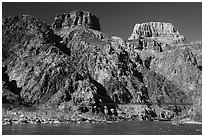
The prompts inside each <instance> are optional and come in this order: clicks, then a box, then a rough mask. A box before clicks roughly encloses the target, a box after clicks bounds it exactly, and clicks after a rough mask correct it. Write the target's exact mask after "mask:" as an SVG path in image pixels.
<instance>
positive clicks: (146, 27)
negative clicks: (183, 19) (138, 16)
mask: <svg viewBox="0 0 204 137" xmlns="http://www.w3.org/2000/svg"><path fill="white" fill-rule="evenodd" d="M144 37H152V38H155V37H156V38H157V39H158V40H161V41H170V42H175V43H178V42H183V41H185V38H184V36H182V35H180V34H179V32H178V31H177V30H176V28H175V27H174V26H173V25H172V24H171V23H164V22H147V23H142V24H136V25H135V27H134V29H133V32H132V34H131V36H130V37H129V38H128V40H132V39H138V38H144Z"/></svg>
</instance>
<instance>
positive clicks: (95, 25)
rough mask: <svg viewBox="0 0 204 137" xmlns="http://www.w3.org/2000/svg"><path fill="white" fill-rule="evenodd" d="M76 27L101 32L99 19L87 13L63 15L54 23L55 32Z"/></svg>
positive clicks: (78, 12) (79, 12)
mask: <svg viewBox="0 0 204 137" xmlns="http://www.w3.org/2000/svg"><path fill="white" fill-rule="evenodd" d="M75 26H83V27H85V28H91V29H94V30H99V31H100V23H99V19H98V18H97V17H96V16H95V15H93V14H91V13H89V12H87V11H80V10H76V11H72V12H70V13H61V14H59V15H57V16H56V17H55V20H54V23H53V24H52V28H53V29H54V30H55V29H64V28H72V27H75Z"/></svg>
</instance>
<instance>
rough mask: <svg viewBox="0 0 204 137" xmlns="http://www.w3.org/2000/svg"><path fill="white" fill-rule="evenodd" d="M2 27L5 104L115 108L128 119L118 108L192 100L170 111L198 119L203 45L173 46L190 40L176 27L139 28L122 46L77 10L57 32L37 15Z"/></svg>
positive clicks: (59, 21)
mask: <svg viewBox="0 0 204 137" xmlns="http://www.w3.org/2000/svg"><path fill="white" fill-rule="evenodd" d="M2 29H3V30H2V35H3V39H2V42H3V45H2V53H3V58H2V62H3V63H2V67H3V83H4V84H3V85H4V86H3V101H4V102H10V103H15V102H16V101H17V102H19V104H24V105H26V106H36V107H39V108H40V107H49V108H50V107H51V108H53V109H57V110H58V111H62V112H65V113H71V112H80V113H85V114H86V113H88V114H89V113H92V112H93V111H95V110H97V113H102V114H105V115H109V114H111V113H113V112H111V111H110V110H111V109H114V110H115V111H116V110H117V111H118V112H117V114H124V113H125V114H127V115H128V110H127V108H126V107H124V106H120V105H117V104H131V103H137V104H141V105H147V106H151V105H153V104H165V103H171V104H172V103H174V104H182V103H193V106H192V107H187V108H186V107H183V106H181V105H173V106H175V107H180V109H182V111H185V110H189V109H192V108H193V109H194V110H196V112H195V113H194V114H191V115H193V116H195V115H199V116H200V114H201V108H200V106H201V102H199V103H198V102H196V100H197V99H199V100H201V97H200V96H199V95H200V94H201V85H202V80H201V79H202V78H201V72H202V59H201V46H200V45H199V44H197V46H194V45H195V44H194V43H191V44H189V45H185V44H183V45H182V46H180V45H178V44H175V39H176V43H179V42H181V41H185V39H184V38H181V39H179V38H180V37H182V36H181V35H180V34H179V33H178V32H177V31H176V30H175V28H174V27H173V26H172V25H171V24H165V23H158V22H157V23H146V24H142V25H136V26H135V29H134V31H133V32H134V34H132V35H131V37H130V38H129V40H128V41H124V40H122V39H121V38H119V37H114V36H108V35H106V34H103V33H102V32H100V24H99V20H98V18H97V17H96V16H94V15H92V14H90V13H89V12H85V11H73V12H71V13H63V14H59V15H57V16H56V17H55V19H54V23H53V24H52V27H51V26H49V25H47V24H46V23H44V22H42V21H40V20H38V19H37V18H35V17H32V16H13V17H8V18H5V19H3V21H2ZM152 37H155V38H164V39H166V38H170V39H173V41H174V44H172V43H171V44H169V43H168V44H167V43H165V42H161V41H158V39H152ZM178 39H179V40H178ZM168 46H170V48H166V47H168ZM164 47H165V48H166V49H165V50H164ZM11 83H12V84H11ZM4 102H3V103H4ZM102 104H106V106H107V108H108V113H107V114H106V113H105V111H104V110H105V108H104V105H102ZM107 104H111V105H107ZM171 106H172V105H171ZM161 107H162V106H161ZM163 107H164V106H163ZM198 108H199V109H198ZM132 109H135V110H134V112H136V111H137V113H139V112H140V111H142V109H141V110H140V109H138V108H137V107H135V108H134V107H133V108H132ZM137 109H138V110H137ZM166 109H168V110H169V111H172V112H173V113H174V109H172V107H167V108H166ZM132 112H133V111H132V110H131V113H132Z"/></svg>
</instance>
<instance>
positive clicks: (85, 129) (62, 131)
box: [2, 121, 202, 135]
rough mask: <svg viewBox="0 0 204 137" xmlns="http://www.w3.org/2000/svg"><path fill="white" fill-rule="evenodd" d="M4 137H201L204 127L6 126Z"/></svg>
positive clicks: (138, 124)
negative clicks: (160, 136) (123, 136)
mask: <svg viewBox="0 0 204 137" xmlns="http://www.w3.org/2000/svg"><path fill="white" fill-rule="evenodd" d="M2 134H3V135H132V134H134V135H158V134H161V135H201V134H202V125H195V124H184V125H177V126H176V125H172V124H171V123H167V122H151V121H145V122H144V121H131V122H130V121H126V122H118V123H111V124H104V123H101V124H98V123H83V124H77V123H69V124H24V125H4V126H2Z"/></svg>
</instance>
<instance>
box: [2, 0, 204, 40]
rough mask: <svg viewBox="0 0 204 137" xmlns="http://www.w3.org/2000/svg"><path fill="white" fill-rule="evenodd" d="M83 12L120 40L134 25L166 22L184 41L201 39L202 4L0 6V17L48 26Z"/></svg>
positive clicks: (38, 4) (126, 36)
mask: <svg viewBox="0 0 204 137" xmlns="http://www.w3.org/2000/svg"><path fill="white" fill-rule="evenodd" d="M77 9H78V10H85V11H89V12H91V13H93V14H95V15H96V16H97V17H98V18H99V21H100V24H101V31H102V32H104V33H106V34H109V35H114V36H119V37H122V38H123V39H124V40H127V38H128V37H129V36H130V35H131V33H132V31H133V27H134V25H135V24H136V23H144V22H150V21H160V22H170V23H172V24H173V25H174V26H175V27H176V29H177V30H178V31H179V32H180V34H182V35H184V36H185V37H186V38H187V40H188V41H195V40H201V39H202V3H201V2H196V3H192V2H191V3H190V2H188V3H184V2H182V3H176V2H174V3H167V2H164V3H158V2H154V3H150V2H145V3H142V2H133V3H130V2H128V3H122V2H117V3H115V2H114V3H100V2H95V3H91V2H87V3H82V2H77V3H74V2H72V3H71V2H59V3H57V2H55V3H48V2H46V3H31V2H28V3H22V2H21V3H20V2H18V3H11V2H9V3H8V2H7V3H5V2H4V3H3V4H2V17H3V18H4V17H8V16H13V15H17V14H18V15H21V14H25V15H33V16H36V17H38V18H39V19H41V20H43V21H45V22H47V23H48V24H51V23H52V22H53V20H54V17H55V16H56V15H57V14H59V13H69V12H71V11H72V10H77Z"/></svg>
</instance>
